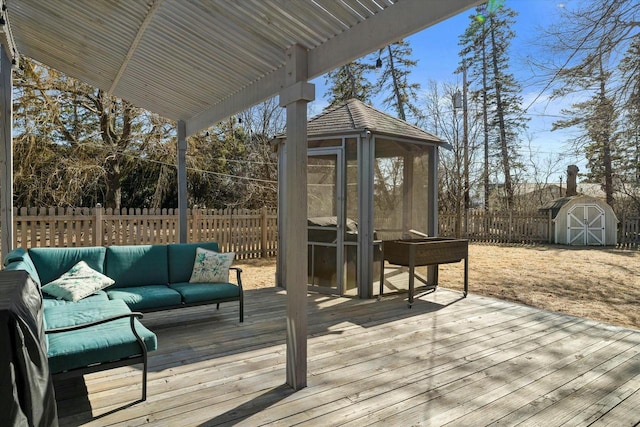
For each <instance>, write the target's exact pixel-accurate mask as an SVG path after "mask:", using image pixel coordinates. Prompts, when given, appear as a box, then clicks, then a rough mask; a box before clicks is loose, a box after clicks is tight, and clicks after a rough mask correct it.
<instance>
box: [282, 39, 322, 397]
mask: <svg viewBox="0 0 640 427" xmlns="http://www.w3.org/2000/svg"><path fill="white" fill-rule="evenodd" d="M286 58H287V60H286V64H285V75H286V77H285V87H284V89H282V90H281V91H280V106H281V107H286V108H287V139H286V142H285V144H286V148H285V151H284V162H283V163H282V164H281V166H284V171H283V173H282V174H281V175H280V177H281V178H284V189H285V192H284V194H282V196H283V197H282V198H281V199H280V209H283V211H284V218H286V222H285V223H284V224H279V227H280V228H281V230H282V231H283V232H284V240H285V241H286V243H285V248H284V250H285V258H284V262H283V264H284V270H285V271H284V280H286V283H285V287H286V289H287V384H288V385H289V386H290V387H292V388H293V389H294V390H300V389H302V388H304V387H306V386H307V102H309V101H313V99H314V98H315V88H314V86H313V85H312V84H310V83H307V51H306V49H305V48H303V47H302V46H298V45H295V46H292V47H291V48H289V49H287V51H286Z"/></svg>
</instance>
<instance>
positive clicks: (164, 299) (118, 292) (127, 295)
mask: <svg viewBox="0 0 640 427" xmlns="http://www.w3.org/2000/svg"><path fill="white" fill-rule="evenodd" d="M107 295H108V296H109V299H110V300H120V301H123V302H125V303H126V304H127V305H128V306H129V308H131V309H132V310H149V309H156V308H162V307H171V306H176V305H180V304H181V303H182V297H181V296H180V293H179V292H177V291H175V290H173V289H171V288H169V287H168V286H167V285H147V286H132V287H130V288H117V289H111V288H109V289H107Z"/></svg>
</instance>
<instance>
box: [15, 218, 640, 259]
mask: <svg viewBox="0 0 640 427" xmlns="http://www.w3.org/2000/svg"><path fill="white" fill-rule="evenodd" d="M456 222H457V219H456V216H455V215H452V214H447V213H441V214H440V215H439V228H440V229H439V234H440V236H444V237H456ZM462 223H463V224H462V227H463V228H462V230H463V232H462V234H461V236H462V237H465V238H469V240H471V241H476V242H489V243H553V241H554V236H553V222H552V221H551V217H550V215H549V214H537V213H533V214H517V213H500V212H488V213H485V212H482V211H481V212H469V214H468V219H467V230H468V235H467V233H464V229H465V228H464V220H462ZM187 227H188V230H187V241H189V242H199V241H216V242H218V243H219V244H220V250H221V251H224V252H235V253H236V257H237V258H238V259H249V258H261V257H271V256H275V255H277V251H278V244H277V239H278V225H277V211H276V209H275V208H266V207H265V208H262V209H257V210H247V209H220V210H215V209H198V208H194V209H190V210H188V216H187ZM178 239H179V233H178V213H177V210H175V209H162V210H160V209H121V210H119V211H114V210H112V209H104V208H101V207H96V208H20V209H18V208H14V236H13V246H14V247H20V246H21V247H24V248H31V247H38V246H48V247H56V246H57V247H68V246H109V245H138V244H156V243H157V244H163V243H164V244H166V243H176V242H178ZM618 245H619V246H623V247H624V246H626V247H632V246H635V247H638V246H640V218H639V217H624V216H623V217H622V219H621V220H620V224H619V225H618Z"/></svg>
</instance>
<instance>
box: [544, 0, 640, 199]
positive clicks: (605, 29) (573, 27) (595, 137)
mask: <svg viewBox="0 0 640 427" xmlns="http://www.w3.org/2000/svg"><path fill="white" fill-rule="evenodd" d="M639 21H640V3H638V2H634V1H623V0H604V1H599V0H598V1H596V0H588V1H586V2H583V3H581V4H580V5H578V6H576V7H575V8H572V9H569V8H565V9H563V15H562V20H561V22H560V24H559V25H558V26H557V27H554V28H549V29H547V37H546V43H545V45H546V48H547V50H548V51H549V52H552V53H555V54H556V57H557V59H556V63H558V62H559V63H560V64H561V65H560V66H559V67H554V68H551V71H552V72H553V77H552V83H553V84H555V90H554V92H553V98H554V99H561V98H563V97H564V96H566V95H569V94H574V96H575V95H577V94H579V96H580V97H581V98H586V100H584V101H580V102H576V103H574V104H572V106H571V108H567V109H565V110H564V111H563V112H564V113H565V115H566V118H565V119H562V120H558V121H557V122H556V123H554V128H555V129H557V128H571V127H575V128H576V129H578V130H580V133H579V134H578V135H577V136H576V137H575V138H573V139H572V140H571V141H570V142H571V144H572V145H573V146H574V148H576V149H578V150H583V151H584V153H585V156H586V158H587V161H588V167H589V171H588V173H587V177H588V178H589V180H591V181H594V182H600V183H601V184H602V188H603V189H604V191H605V193H606V198H607V202H608V203H609V204H613V203H614V193H615V192H616V191H618V190H619V189H620V188H616V187H619V185H620V184H621V183H623V181H621V178H622V177H624V176H625V175H626V172H625V169H626V168H627V167H628V162H627V161H626V160H625V157H626V156H627V155H628V150H629V149H632V148H633V147H630V146H629V144H630V140H629V137H628V136H629V133H630V132H631V133H632V132H633V121H634V110H635V109H634V105H637V101H636V100H635V95H634V93H637V91H636V89H634V88H637V86H638V79H639V77H638V70H639V66H638V63H637V56H638V51H637V50H636V51H635V52H634V46H633V45H634V43H635V40H636V39H637V38H638V22H639ZM567 34H570V35H571V37H567ZM621 52H626V54H627V56H626V58H627V61H626V62H625V61H624V60H622V61H621V58H620V56H621ZM618 64H620V67H618ZM544 65H545V67H546V68H547V69H548V68H549V67H548V64H544ZM638 206H640V204H639V205H638Z"/></svg>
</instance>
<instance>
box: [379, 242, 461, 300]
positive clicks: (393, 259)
mask: <svg viewBox="0 0 640 427" xmlns="http://www.w3.org/2000/svg"><path fill="white" fill-rule="evenodd" d="M468 256H469V241H468V240H466V239H452V238H447V237H425V238H420V239H406V240H387V241H385V242H384V244H383V257H384V259H385V260H386V261H387V262H388V263H389V264H395V265H402V266H405V267H409V307H411V305H412V304H413V290H414V281H415V267H420V266H425V265H438V264H449V263H453V262H460V261H463V260H464V296H465V297H466V296H467V291H468V272H469V268H468V265H467V261H468ZM437 285H438V270H437V269H436V282H435V286H434V289H435V287H436V286H437ZM383 288H384V269H383V271H382V273H381V274H380V295H382V292H383Z"/></svg>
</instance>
